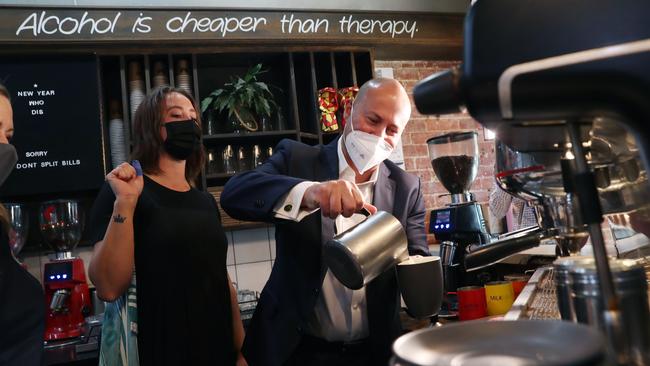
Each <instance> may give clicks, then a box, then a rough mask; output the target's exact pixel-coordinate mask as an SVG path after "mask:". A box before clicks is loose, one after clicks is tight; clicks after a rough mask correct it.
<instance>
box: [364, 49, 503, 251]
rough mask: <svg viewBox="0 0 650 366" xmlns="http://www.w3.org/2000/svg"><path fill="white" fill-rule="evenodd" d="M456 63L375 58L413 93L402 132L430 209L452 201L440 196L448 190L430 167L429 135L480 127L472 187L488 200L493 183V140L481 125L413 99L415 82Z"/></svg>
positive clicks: (410, 167)
mask: <svg viewBox="0 0 650 366" xmlns="http://www.w3.org/2000/svg"><path fill="white" fill-rule="evenodd" d="M457 64H458V61H375V68H379V67H390V68H392V69H393V76H394V78H395V79H396V80H398V81H399V82H401V83H402V85H404V87H405V88H406V90H407V91H408V93H409V95H410V96H411V103H412V106H413V111H412V113H411V120H410V121H409V123H408V125H407V126H406V130H405V131H404V134H403V135H402V144H403V146H404V160H405V164H406V170H407V171H409V172H411V173H414V174H416V175H418V176H419V177H420V179H421V180H422V185H423V191H424V192H423V193H424V200H425V204H426V208H427V211H429V210H431V209H433V208H438V207H440V206H443V205H445V204H446V203H448V202H449V198H448V197H439V196H440V195H441V194H445V193H448V192H447V191H446V190H445V188H444V187H443V186H442V184H441V183H440V182H439V181H438V179H437V178H436V176H435V174H434V172H433V169H432V168H431V162H430V160H429V157H428V152H427V145H426V140H427V139H429V138H430V137H433V136H438V135H442V134H445V133H448V132H452V131H477V132H478V140H479V149H480V152H481V156H480V166H479V172H478V176H477V178H476V180H475V181H474V184H473V185H472V189H471V191H472V192H473V193H474V196H475V198H476V200H477V201H478V202H481V203H487V201H488V197H489V191H490V189H492V185H493V179H494V178H493V174H494V142H493V141H485V139H484V134H483V128H482V127H481V125H480V124H478V123H477V122H476V121H475V120H474V119H472V117H470V116H469V114H467V113H458V114H453V115H444V116H424V115H421V114H419V113H418V111H417V109H416V108H415V104H413V101H412V93H413V86H414V85H415V84H416V83H417V82H418V81H419V80H421V79H423V78H425V77H426V76H429V75H431V74H433V73H435V72H438V71H442V70H446V69H449V68H451V67H453V66H455V65H457ZM486 214H487V212H486ZM427 215H428V214H427ZM486 216H487V215H486ZM427 222H428V219H427ZM430 240H433V238H430Z"/></svg>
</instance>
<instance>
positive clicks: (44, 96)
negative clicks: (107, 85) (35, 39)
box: [0, 56, 105, 197]
mask: <svg viewBox="0 0 650 366" xmlns="http://www.w3.org/2000/svg"><path fill="white" fill-rule="evenodd" d="M0 80H1V82H3V83H4V84H5V86H6V87H7V89H9V92H10V94H11V105H12V107H13V112H14V129H15V132H14V137H13V139H12V140H11V143H12V144H13V145H14V146H15V147H16V150H17V152H18V163H17V164H16V166H15V167H14V170H13V172H12V173H11V175H10V176H9V178H8V179H7V181H6V182H5V183H4V184H3V185H2V187H0V196H1V197H14V196H23V195H32V194H46V193H62V192H72V191H80V190H90V189H96V188H99V187H100V186H101V184H102V183H103V181H104V175H105V166H104V156H103V147H102V146H103V144H102V129H101V119H100V115H101V113H100V107H99V98H98V90H99V88H98V76H97V61H96V59H95V57H93V56H76V57H74V58H72V57H66V58H51V57H33V58H30V57H24V56H22V57H2V58H0Z"/></svg>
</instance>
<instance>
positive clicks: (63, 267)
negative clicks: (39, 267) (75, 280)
mask: <svg viewBox="0 0 650 366" xmlns="http://www.w3.org/2000/svg"><path fill="white" fill-rule="evenodd" d="M44 277H45V282H52V281H66V280H71V279H72V262H62V263H48V264H47V265H46V266H45V276H44Z"/></svg>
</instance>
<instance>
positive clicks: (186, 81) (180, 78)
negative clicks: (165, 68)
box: [175, 60, 193, 94]
mask: <svg viewBox="0 0 650 366" xmlns="http://www.w3.org/2000/svg"><path fill="white" fill-rule="evenodd" d="M175 78H176V87H177V88H180V89H183V90H185V91H186V92H188V93H190V94H193V93H192V78H191V76H190V66H189V62H188V61H187V60H178V62H177V63H176V76H175Z"/></svg>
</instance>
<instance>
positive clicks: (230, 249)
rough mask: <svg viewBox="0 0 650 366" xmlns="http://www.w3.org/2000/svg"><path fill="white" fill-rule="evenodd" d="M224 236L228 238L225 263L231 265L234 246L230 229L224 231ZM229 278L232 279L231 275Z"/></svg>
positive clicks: (233, 259) (233, 256)
mask: <svg viewBox="0 0 650 366" xmlns="http://www.w3.org/2000/svg"><path fill="white" fill-rule="evenodd" d="M226 238H228V256H227V257H226V265H228V266H231V265H234V264H235V248H234V247H233V240H232V232H231V231H227V232H226ZM230 279H231V280H232V277H231V278H230ZM233 281H234V280H233Z"/></svg>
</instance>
